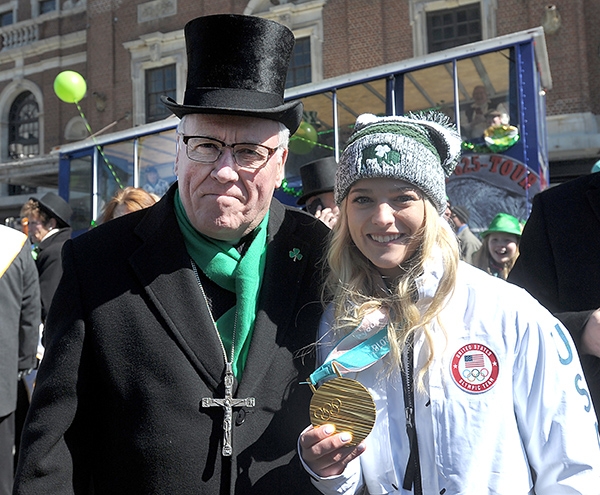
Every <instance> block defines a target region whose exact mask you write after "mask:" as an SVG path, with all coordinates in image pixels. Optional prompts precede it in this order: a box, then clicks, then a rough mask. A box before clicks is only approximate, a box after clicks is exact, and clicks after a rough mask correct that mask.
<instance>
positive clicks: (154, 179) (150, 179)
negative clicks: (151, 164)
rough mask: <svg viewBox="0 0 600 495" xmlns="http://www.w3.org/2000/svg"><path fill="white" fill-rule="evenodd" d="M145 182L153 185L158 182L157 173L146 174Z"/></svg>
mask: <svg viewBox="0 0 600 495" xmlns="http://www.w3.org/2000/svg"><path fill="white" fill-rule="evenodd" d="M146 177H147V180H148V182H149V183H150V184H152V185H154V184H156V183H157V182H158V173H157V172H153V171H152V172H148V174H147V176H146Z"/></svg>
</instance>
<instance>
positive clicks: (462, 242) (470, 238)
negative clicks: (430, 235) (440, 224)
mask: <svg viewBox="0 0 600 495" xmlns="http://www.w3.org/2000/svg"><path fill="white" fill-rule="evenodd" d="M450 211H451V215H450V220H452V223H453V224H454V227H455V229H454V230H455V232H456V237H458V245H459V246H460V259H461V260H464V261H466V262H467V263H470V264H473V255H474V254H475V252H476V251H477V250H478V249H479V248H481V241H480V240H479V238H478V237H477V236H476V235H475V234H473V232H472V231H471V229H470V228H469V225H468V222H469V216H470V213H469V210H467V209H466V208H465V207H464V206H459V205H457V206H451V207H450Z"/></svg>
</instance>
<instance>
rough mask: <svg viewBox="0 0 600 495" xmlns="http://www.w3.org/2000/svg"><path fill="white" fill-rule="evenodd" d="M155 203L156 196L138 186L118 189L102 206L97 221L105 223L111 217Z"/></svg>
mask: <svg viewBox="0 0 600 495" xmlns="http://www.w3.org/2000/svg"><path fill="white" fill-rule="evenodd" d="M155 203H156V196H154V195H152V194H150V193H149V192H147V191H146V190H145V189H142V188H139V187H126V188H124V189H119V190H118V191H117V192H116V193H115V195H114V196H113V197H112V198H111V199H110V201H109V202H108V203H106V205H105V206H104V211H103V212H102V216H101V217H100V222H99V223H101V224H102V223H106V222H108V221H109V220H112V219H113V218H118V217H122V216H123V215H127V214H128V213H132V212H134V211H138V210H141V209H143V208H148V207H149V206H152V205H153V204H155Z"/></svg>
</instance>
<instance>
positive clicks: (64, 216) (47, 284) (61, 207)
mask: <svg viewBox="0 0 600 495" xmlns="http://www.w3.org/2000/svg"><path fill="white" fill-rule="evenodd" d="M72 214H73V210H72V209H71V206H69V203H67V202H66V201H65V200H64V199H63V198H61V197H60V196H58V195H57V194H54V193H53V192H49V193H46V194H44V196H42V198H41V199H36V198H30V199H29V201H27V203H25V205H24V206H23V208H21V218H23V217H26V218H27V226H28V230H29V238H30V239H31V242H32V244H33V246H34V250H33V254H34V259H35V264H36V266H37V269H38V274H39V277H40V291H41V297H42V322H44V321H45V320H46V317H47V316H48V310H49V309H50V303H51V302H52V298H53V297H54V293H55V292H56V288H57V287H58V282H59V281H60V278H61V277H62V273H63V269H62V262H61V250H62V247H63V244H64V243H65V242H66V241H67V240H68V239H70V238H71V233H72V230H71V226H70V224H69V222H70V220H71V215H72Z"/></svg>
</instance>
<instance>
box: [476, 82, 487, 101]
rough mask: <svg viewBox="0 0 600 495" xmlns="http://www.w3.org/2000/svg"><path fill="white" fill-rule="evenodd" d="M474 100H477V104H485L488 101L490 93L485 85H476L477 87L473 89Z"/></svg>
mask: <svg viewBox="0 0 600 495" xmlns="http://www.w3.org/2000/svg"><path fill="white" fill-rule="evenodd" d="M473 101H475V103H476V104H477V105H483V104H484V103H485V102H487V101H488V95H487V91H486V90H485V87H483V86H476V87H475V89H473Z"/></svg>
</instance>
